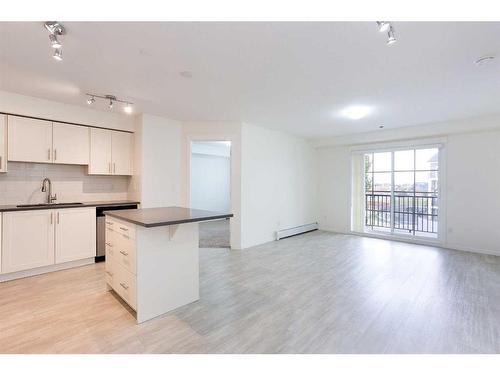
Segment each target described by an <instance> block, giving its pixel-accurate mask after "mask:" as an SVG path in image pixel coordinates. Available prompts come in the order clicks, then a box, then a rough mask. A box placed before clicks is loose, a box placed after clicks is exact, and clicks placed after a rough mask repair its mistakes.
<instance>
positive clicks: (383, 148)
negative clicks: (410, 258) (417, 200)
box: [349, 138, 448, 245]
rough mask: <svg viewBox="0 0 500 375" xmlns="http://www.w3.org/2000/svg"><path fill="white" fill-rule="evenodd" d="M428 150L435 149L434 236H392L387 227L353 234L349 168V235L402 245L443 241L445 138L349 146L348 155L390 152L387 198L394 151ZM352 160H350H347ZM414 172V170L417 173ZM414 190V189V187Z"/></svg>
mask: <svg viewBox="0 0 500 375" xmlns="http://www.w3.org/2000/svg"><path fill="white" fill-rule="evenodd" d="M428 148H438V149H439V151H438V170H437V174H438V176H437V177H438V181H439V186H438V189H437V194H438V207H439V212H438V233H437V237H434V238H433V237H425V236H418V235H414V234H413V233H412V234H404V233H396V232H394V231H393V228H392V227H391V228H390V232H389V231H375V230H374V231H362V232H359V231H356V230H354V229H353V225H352V222H353V212H352V208H353V181H354V179H353V175H352V173H353V168H351V178H350V181H351V186H350V190H349V194H350V207H351V211H350V219H351V227H350V233H352V234H359V235H364V236H367V237H376V238H387V239H393V240H400V241H404V242H411V243H421V244H430V245H436V244H437V245H442V244H444V243H445V242H446V232H447V230H448V229H447V227H446V139H445V138H439V139H431V140H429V139H422V140H415V141H405V142H389V143H384V144H372V145H361V146H353V147H350V151H351V154H358V155H359V154H367V153H377V152H391V153H392V156H391V157H392V165H391V169H392V170H391V176H392V177H391V178H392V183H391V196H392V195H393V193H392V190H393V188H394V181H393V180H394V152H395V151H405V150H409V149H413V150H418V149H428ZM352 160H353V159H352V158H351V161H352ZM414 163H415V164H416V160H414ZM417 172H418V171H417ZM365 177H366V173H365V172H364V170H363V177H362V186H363V191H364V189H365V186H366V180H365ZM414 188H415V189H416V187H414ZM365 204H366V202H365V200H364V199H363V207H362V208H363V217H364V213H365V212H366V206H365ZM391 210H394V204H391Z"/></svg>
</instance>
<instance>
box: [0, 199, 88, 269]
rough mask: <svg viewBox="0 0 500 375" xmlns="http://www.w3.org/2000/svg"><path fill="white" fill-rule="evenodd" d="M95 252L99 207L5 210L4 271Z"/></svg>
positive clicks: (35, 266)
mask: <svg viewBox="0 0 500 375" xmlns="http://www.w3.org/2000/svg"><path fill="white" fill-rule="evenodd" d="M95 255H96V224H95V208H86V207H85V208H66V209H59V210H32V211H15V212H4V213H3V225H2V247H1V272H2V273H3V274H5V273H11V272H17V271H24V270H29V269H33V268H38V267H43V266H50V265H54V264H58V263H64V262H70V261H74V260H80V259H86V258H92V257H95Z"/></svg>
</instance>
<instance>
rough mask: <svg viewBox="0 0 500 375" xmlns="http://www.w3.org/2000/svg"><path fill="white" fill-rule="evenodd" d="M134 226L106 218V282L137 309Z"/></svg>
mask: <svg viewBox="0 0 500 375" xmlns="http://www.w3.org/2000/svg"><path fill="white" fill-rule="evenodd" d="M134 229H135V226H133V225H130V224H129V223H124V222H122V221H119V220H115V219H111V218H109V217H106V282H107V284H108V286H109V287H110V288H112V289H114V290H115V292H116V293H117V294H118V295H119V296H120V297H121V298H123V300H124V301H125V302H127V304H128V305H129V306H130V307H132V308H133V309H134V310H136V309H137V276H136V274H137V269H136V256H137V254H136V242H135V238H134V237H135V230H134Z"/></svg>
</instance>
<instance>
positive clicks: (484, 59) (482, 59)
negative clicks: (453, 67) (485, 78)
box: [474, 56, 495, 66]
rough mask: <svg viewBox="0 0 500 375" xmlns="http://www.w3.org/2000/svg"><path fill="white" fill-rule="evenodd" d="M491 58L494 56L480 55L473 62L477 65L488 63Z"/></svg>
mask: <svg viewBox="0 0 500 375" xmlns="http://www.w3.org/2000/svg"><path fill="white" fill-rule="evenodd" d="M493 60H495V56H482V57H480V58H479V59H477V60H476V61H474V64H476V65H477V66H483V65H488V64H489V63H491V62H493Z"/></svg>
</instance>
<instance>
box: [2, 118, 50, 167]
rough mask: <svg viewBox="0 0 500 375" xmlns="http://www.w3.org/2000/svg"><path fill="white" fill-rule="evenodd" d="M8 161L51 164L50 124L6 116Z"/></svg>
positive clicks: (48, 122)
mask: <svg viewBox="0 0 500 375" xmlns="http://www.w3.org/2000/svg"><path fill="white" fill-rule="evenodd" d="M7 122H8V132H7V133H8V159H9V160H11V161H27V162H34V163H52V122H51V121H45V120H36V119H31V118H25V117H18V116H8V118H7Z"/></svg>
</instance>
